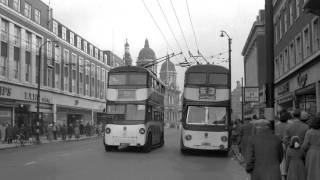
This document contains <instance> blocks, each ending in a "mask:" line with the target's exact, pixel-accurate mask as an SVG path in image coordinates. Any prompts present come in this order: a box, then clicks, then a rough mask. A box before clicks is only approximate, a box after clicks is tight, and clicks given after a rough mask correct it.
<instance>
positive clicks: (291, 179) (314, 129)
mask: <svg viewBox="0 0 320 180" xmlns="http://www.w3.org/2000/svg"><path fill="white" fill-rule="evenodd" d="M276 119H277V120H274V121H269V120H265V119H258V118H257V117H256V116H254V117H253V118H252V119H245V120H244V121H243V122H241V121H240V120H236V121H235V124H234V126H233V127H234V128H233V133H234V134H233V143H234V144H237V145H238V147H239V151H240V153H241V155H242V156H243V159H244V161H243V162H242V163H243V165H244V167H245V170H246V171H247V172H248V173H249V174H250V177H251V180H318V179H319V180H320V113H318V114H317V115H315V116H314V117H312V116H311V115H310V114H308V113H307V112H305V111H302V112H300V111H299V110H298V109H295V110H294V111H293V112H288V111H287V110H282V111H281V112H280V113H279V117H278V118H276Z"/></svg>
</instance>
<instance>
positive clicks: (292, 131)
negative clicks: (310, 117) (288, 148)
mask: <svg viewBox="0 0 320 180" xmlns="http://www.w3.org/2000/svg"><path fill="white" fill-rule="evenodd" d="M300 115H301V113H300V110H299V109H295V110H294V111H293V113H292V116H293V120H292V123H290V124H288V125H287V128H286V132H285V143H286V145H289V144H290V139H291V137H293V136H298V137H299V139H300V141H301V143H303V141H304V136H305V134H306V132H307V130H308V129H309V126H308V125H307V124H306V123H304V122H303V121H301V119H300Z"/></svg>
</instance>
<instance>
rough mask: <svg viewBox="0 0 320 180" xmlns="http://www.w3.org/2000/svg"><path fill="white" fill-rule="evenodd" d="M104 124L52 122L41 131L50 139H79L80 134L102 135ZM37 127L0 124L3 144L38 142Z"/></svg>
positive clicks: (89, 135)
mask: <svg viewBox="0 0 320 180" xmlns="http://www.w3.org/2000/svg"><path fill="white" fill-rule="evenodd" d="M102 131H103V125H102V123H99V124H95V125H92V124H90V123H87V124H86V125H84V124H82V123H79V121H76V122H75V123H70V124H68V125H66V124H55V123H50V124H49V125H48V126H46V127H43V128H42V130H41V132H42V134H43V135H44V136H45V137H46V138H47V140H48V141H52V140H58V139H61V140H67V139H72V138H73V137H74V138H75V140H79V139H80V136H86V137H91V136H93V135H97V136H102ZM36 134H37V133H36V127H35V126H26V125H24V124H21V125H20V126H19V127H18V126H17V125H15V126H12V125H11V124H9V123H6V124H4V123H2V124H0V139H1V143H3V144H12V143H36Z"/></svg>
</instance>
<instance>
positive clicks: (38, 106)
mask: <svg viewBox="0 0 320 180" xmlns="http://www.w3.org/2000/svg"><path fill="white" fill-rule="evenodd" d="M48 42H51V43H53V42H55V47H58V41H45V42H44V43H42V44H41V45H40V46H39V60H38V66H37V68H38V72H37V75H38V78H37V83H38V88H37V122H36V141H37V143H38V144H39V143H40V89H41V83H40V79H41V78H40V76H41V51H42V47H43V46H44V45H46V44H47V43H48Z"/></svg>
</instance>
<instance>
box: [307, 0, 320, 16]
mask: <svg viewBox="0 0 320 180" xmlns="http://www.w3.org/2000/svg"><path fill="white" fill-rule="evenodd" d="M303 9H304V10H305V11H307V12H310V13H313V14H316V15H318V16H320V1H319V0H304V5H303Z"/></svg>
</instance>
